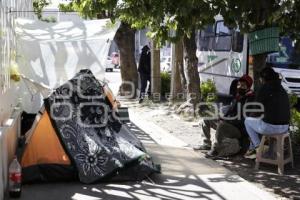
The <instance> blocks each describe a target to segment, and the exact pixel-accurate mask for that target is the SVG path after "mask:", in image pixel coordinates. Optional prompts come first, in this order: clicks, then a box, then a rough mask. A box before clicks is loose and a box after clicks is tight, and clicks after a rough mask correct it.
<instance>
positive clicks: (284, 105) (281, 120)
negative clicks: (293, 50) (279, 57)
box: [245, 67, 290, 158]
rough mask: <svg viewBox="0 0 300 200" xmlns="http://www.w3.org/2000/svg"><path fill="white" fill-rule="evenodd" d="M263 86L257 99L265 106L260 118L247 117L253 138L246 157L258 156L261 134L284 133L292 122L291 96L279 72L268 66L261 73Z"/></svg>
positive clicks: (246, 122)
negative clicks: (284, 86)
mask: <svg viewBox="0 0 300 200" xmlns="http://www.w3.org/2000/svg"><path fill="white" fill-rule="evenodd" d="M260 76H261V79H260V81H261V82H262V86H261V87H260V89H259V91H258V93H257V97H256V101H257V102H258V103H261V105H262V106H263V108H264V112H263V116H262V117H260V118H254V117H247V118H246V120H245V127H246V130H247V133H248V135H249V137H250V139H251V145H250V148H249V150H248V152H247V153H246V154H245V157H246V158H256V149H257V148H258V146H259V145H260V138H259V134H270V135H272V134H274V135H275V134H282V133H284V132H286V131H288V128H289V122H290V103H289V98H288V95H287V93H286V91H285V90H284V88H283V87H282V85H281V81H280V79H279V75H278V73H276V72H275V71H274V70H273V68H271V67H266V68H264V69H263V70H262V71H261V73H260Z"/></svg>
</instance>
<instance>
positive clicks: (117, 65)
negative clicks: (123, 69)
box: [110, 52, 120, 69]
mask: <svg viewBox="0 0 300 200" xmlns="http://www.w3.org/2000/svg"><path fill="white" fill-rule="evenodd" d="M110 57H111V61H112V64H113V65H114V68H116V69H117V68H120V55H119V54H118V53H117V52H112V54H111V56H110Z"/></svg>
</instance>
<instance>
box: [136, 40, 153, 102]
mask: <svg viewBox="0 0 300 200" xmlns="http://www.w3.org/2000/svg"><path fill="white" fill-rule="evenodd" d="M138 72H139V74H140V81H141V84H140V97H139V103H142V102H143V100H144V97H145V94H146V88H147V84H148V82H149V87H148V92H147V94H148V96H150V95H151V53H150V48H149V47H148V46H147V45H145V46H144V47H143V48H142V53H141V57H140V60H139V66H138Z"/></svg>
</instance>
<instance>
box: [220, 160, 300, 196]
mask: <svg viewBox="0 0 300 200" xmlns="http://www.w3.org/2000/svg"><path fill="white" fill-rule="evenodd" d="M216 161H217V162H218V163H220V164H221V165H223V166H224V167H226V168H227V169H229V170H231V171H233V172H236V173H237V174H238V175H240V176H241V177H242V178H244V179H246V180H248V181H250V182H255V183H259V184H262V185H264V186H265V187H267V188H269V189H271V191H272V192H274V193H276V194H278V195H280V196H283V197H285V198H288V199H300V189H299V188H300V156H299V155H298V156H296V157H295V161H296V162H295V167H294V169H292V168H291V166H290V164H287V165H285V174H284V175H279V174H277V167H276V166H274V165H268V164H261V166H260V169H259V170H258V171H255V170H254V166H255V161H254V160H250V159H245V158H243V157H242V156H235V157H231V158H227V159H219V160H216Z"/></svg>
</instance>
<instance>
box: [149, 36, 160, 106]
mask: <svg viewBox="0 0 300 200" xmlns="http://www.w3.org/2000/svg"><path fill="white" fill-rule="evenodd" d="M151 94H152V95H153V101H154V102H159V101H160V99H161V78H160V49H159V48H158V47H157V45H156V42H155V41H154V40H151Z"/></svg>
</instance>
